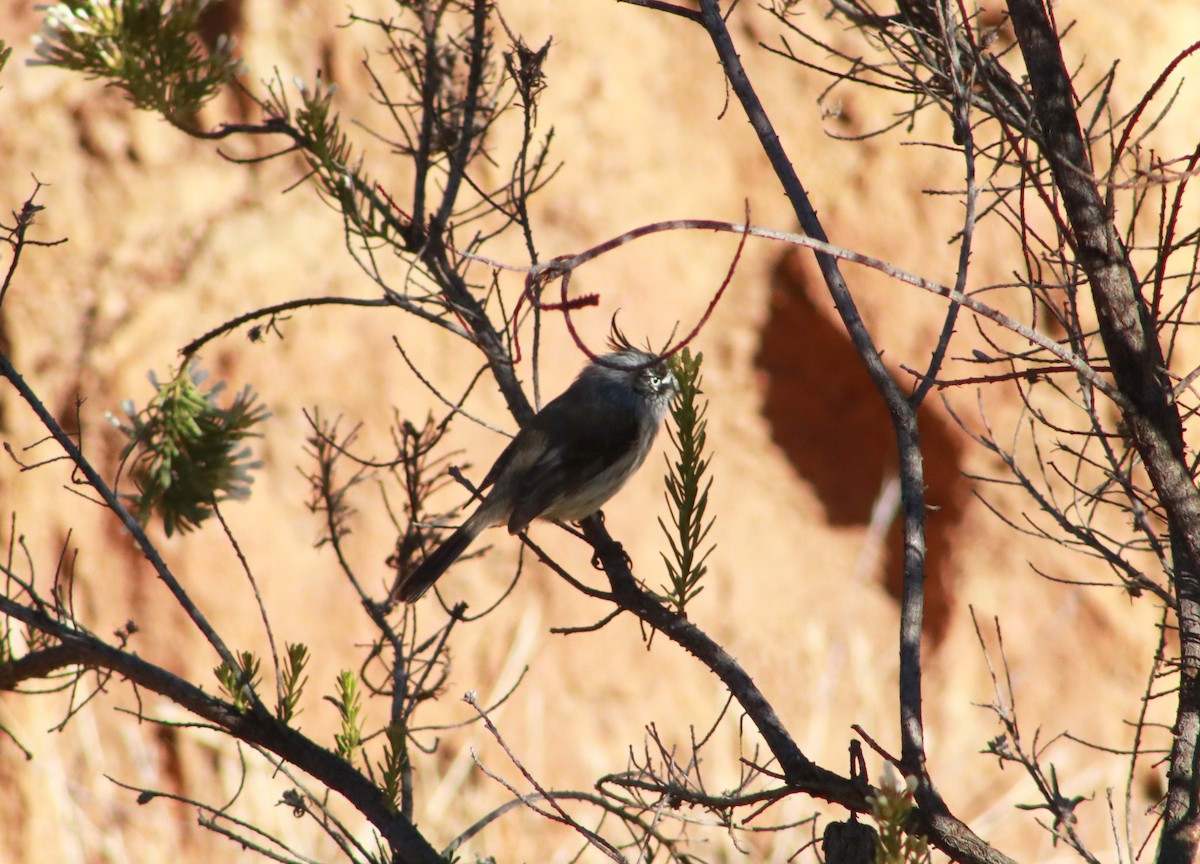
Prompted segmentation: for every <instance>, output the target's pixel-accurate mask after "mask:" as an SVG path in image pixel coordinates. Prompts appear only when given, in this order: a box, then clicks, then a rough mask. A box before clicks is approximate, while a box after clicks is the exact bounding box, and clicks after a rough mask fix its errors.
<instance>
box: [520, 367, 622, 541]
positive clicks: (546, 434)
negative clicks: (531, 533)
mask: <svg viewBox="0 0 1200 864" xmlns="http://www.w3.org/2000/svg"><path fill="white" fill-rule="evenodd" d="M567 393H570V388H568V391H567ZM567 393H564V394H563V396H560V397H559V398H558V399H555V400H553V401H552V402H550V403H549V404H548V405H546V407H545V408H543V409H542V410H541V412H540V413H538V414H537V416H536V417H534V419H533V420H532V421H531V422H530V424H529V429H528V430H527V431H528V432H529V433H531V434H537V435H539V436H540V437H542V438H543V439H544V440H545V441H546V442H547V444H546V446H545V448H544V449H543V450H542V452H541V455H540V456H539V457H538V459H537V460H536V461H535V462H534V463H533V464H532V465H530V466H529V468H528V469H526V470H524V471H522V472H521V476H520V479H519V486H518V487H517V490H518V491H517V495H516V506H514V507H513V511H512V515H511V517H510V518H509V522H508V529H509V531H511V532H513V533H516V532H517V531H521V530H524V528H525V527H526V526H527V525H528V524H529V523H530V522H532V521H533V520H534V519H536V518H537V517H538V516H540V515H542V514H543V513H545V512H546V510H548V509H550V507H551V506H553V505H555V504H558V503H560V502H561V501H562V500H563V498H564V496H566V495H568V494H570V493H571V492H574V491H576V490H578V489H580V487H582V486H584V485H585V484H587V483H588V482H589V481H591V480H594V479H595V478H597V477H598V476H599V475H600V474H602V473H603V472H604V471H605V469H607V468H610V467H612V466H613V465H614V464H615V463H617V462H618V461H620V459H621V458H622V457H623V456H625V455H627V454H628V453H629V452H630V450H631V449H633V448H634V447H635V446H636V444H637V439H638V419H637V416H638V415H637V410H636V406H631V405H630V404H628V403H629V401H631V400H633V399H636V398H637V397H636V396H634V395H633V394H625V393H622V392H620V391H619V390H609V389H608V388H603V389H599V390H598V392H593V393H592V394H591V397H592V398H589V399H587V400H581V399H570V400H567V399H564V398H563V397H565V396H566V395H567ZM564 406H569V407H564ZM523 434H524V433H523ZM514 467H515V466H514Z"/></svg>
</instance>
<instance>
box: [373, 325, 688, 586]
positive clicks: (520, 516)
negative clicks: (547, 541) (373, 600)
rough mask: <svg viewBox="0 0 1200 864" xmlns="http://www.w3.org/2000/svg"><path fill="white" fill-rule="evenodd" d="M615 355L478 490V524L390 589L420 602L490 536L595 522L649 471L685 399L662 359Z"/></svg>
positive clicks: (594, 367) (532, 429)
mask: <svg viewBox="0 0 1200 864" xmlns="http://www.w3.org/2000/svg"><path fill="white" fill-rule="evenodd" d="M612 347H613V348H614V349H615V350H614V351H613V353H611V354H604V355H602V356H601V357H600V358H599V359H598V360H597V361H595V362H593V363H589V364H588V365H587V366H586V367H585V368H584V370H583V371H582V372H580V373H579V377H578V378H576V379H575V381H574V383H572V384H571V386H570V387H568V388H567V389H566V390H565V391H564V392H563V393H562V394H561V395H559V396H558V397H557V398H556V399H553V400H551V401H550V402H549V403H548V404H547V405H546V407H545V408H543V409H542V410H541V411H540V412H539V413H538V414H536V415H535V416H534V418H533V419H532V420H530V421H529V423H528V425H526V426H525V427H524V428H522V429H521V431H520V432H518V433H517V436H516V437H515V438H513V440H512V441H511V442H510V443H509V445H508V447H506V448H505V449H504V452H503V453H501V454H500V458H499V459H497V460H496V464H494V465H493V466H492V469H491V470H490V471H488V473H487V476H486V477H484V478H483V482H482V483H481V484H480V486H479V490H480V492H481V493H482V492H483V491H484V490H485V489H487V488H488V487H491V492H489V493H487V496H486V497H485V498H484V499H483V501H482V502H480V504H479V507H478V508H477V509H476V510H475V512H474V513H472V514H471V516H470V518H468V519H467V521H466V522H464V523H463V524H462V526H461V527H460V528H458V529H457V530H456V531H455V532H454V533H453V534H451V535H450V537H449V538H448V539H447V540H446V541H445V542H444V543H442V545H440V546H438V547H437V548H436V549H434V550H433V552H432V553H430V555H429V557H427V558H426V559H425V560H424V562H422V563H421V565H420V566H419V567H417V568H416V569H415V570H413V571H412V573H410V574H408V576H407V577H403V576H402V578H401V579H400V580H399V581H398V582H397V583H396V587H395V588H393V589H392V600H403V601H404V602H405V603H412V602H414V601H415V600H417V599H418V598H420V596H421V595H422V594H424V593H425V592H426V591H428V590H429V586H431V585H432V584H433V583H434V582H436V581H437V580H438V577H440V576H441V575H442V574H443V573H445V572H446V568H448V567H449V566H450V565H451V564H453V563H454V562H455V561H456V560H457V559H458V556H460V555H462V554H463V552H465V551H466V550H467V547H468V546H470V545H471V543H472V542H473V541H474V540H475V538H476V537H478V536H479V534H480V532H482V531H483V529H485V528H490V527H491V526H493V525H500V524H507V525H508V533H510V534H517V533H519V532H521V531H524V530H525V529H526V528H527V527H528V526H529V523H530V522H532V521H533V520H534V519H537V518H542V519H560V520H564V521H576V520H579V519H583V518H584V517H585V516H590V515H591V514H592V513H595V512H596V511H597V510H599V509H600V507H601V506H602V505H603V504H604V502H606V501H607V500H608V499H609V498H611V497H612V496H613V495H615V494H616V493H617V490H619V489H620V488H621V487H622V486H624V485H625V481H626V480H628V479H629V478H630V477H632V476H633V474H634V472H635V471H637V469H638V468H639V467H641V464H642V462H643V461H644V460H645V459H646V454H647V453H649V452H650V446H651V445H652V444H653V443H654V437H655V435H657V434H658V429H659V427H660V426H662V421H663V418H664V417H666V415H667V409H668V408H669V407H670V404H671V400H672V399H673V398H674V397H675V395H676V394H677V393H678V392H679V384H678V382H676V380H675V376H674V375H672V374H671V371H670V369H668V368H667V365H666V363H665V362H663V361H662V360H660V359H658V358H657V357H656V356H655V355H654V354H648V353H646V352H645V351H640V350H638V349H637V348H634V347H633V346H632V345H630V344H629V342H628V341H626V340H625V339H624V337H623V336H621V335H620V333H619V331H615V332H614V335H613V339H612Z"/></svg>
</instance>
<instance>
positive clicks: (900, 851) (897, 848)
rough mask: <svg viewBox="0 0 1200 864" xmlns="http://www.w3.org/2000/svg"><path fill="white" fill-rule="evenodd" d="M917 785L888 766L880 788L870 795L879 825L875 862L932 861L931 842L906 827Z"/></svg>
mask: <svg viewBox="0 0 1200 864" xmlns="http://www.w3.org/2000/svg"><path fill="white" fill-rule="evenodd" d="M915 788H916V787H915V781H912V780H909V781H902V780H900V779H899V778H898V777H897V776H896V774H895V772H893V771H892V770H891V766H890V765H889V766H887V768H886V769H885V771H884V777H883V781H882V782H881V783H880V784H879V791H878V792H877V793H872V794H871V795H870V796H869V798H868V801H869V802H870V804H871V817H872V818H873V819H874V820H875V824H876V825H877V826H879V845H878V846H877V847H876V848H875V864H927V862H928V861H929V844H928V842H927V841H926V840H925V838H924V837H921V836H920V835H917V834H910V833H909V832H908V831H907V830H906V828H905V825H906V824H907V821H908V815H909V813H911V812H912V809H913V791H914V789H915Z"/></svg>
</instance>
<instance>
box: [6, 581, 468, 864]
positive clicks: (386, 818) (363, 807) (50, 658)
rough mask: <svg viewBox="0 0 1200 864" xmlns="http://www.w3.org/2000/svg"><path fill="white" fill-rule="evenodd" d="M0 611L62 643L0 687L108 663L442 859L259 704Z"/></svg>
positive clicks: (415, 849) (12, 605) (320, 750)
mask: <svg viewBox="0 0 1200 864" xmlns="http://www.w3.org/2000/svg"><path fill="white" fill-rule="evenodd" d="M0 613H2V614H4V615H7V616H10V617H12V618H15V619H16V620H18V621H21V622H22V623H24V624H26V625H28V626H29V627H32V628H33V629H35V630H37V631H39V632H41V633H45V634H46V635H48V636H51V637H53V638H54V639H56V640H58V642H59V644H58V645H56V646H54V647H51V648H47V649H44V650H41V651H35V652H32V653H30V654H27V655H26V656H25V657H22V658H21V659H20V660H18V661H16V662H14V663H11V664H8V665H6V666H0V690H11V689H12V688H13V687H15V686H17V685H18V684H19V683H20V682H21V681H23V680H28V679H30V678H32V677H38V678H42V677H45V676H47V675H48V674H51V673H52V672H54V671H57V670H60V669H65V668H68V667H71V666H87V667H91V668H98V669H108V670H110V671H112V672H115V673H117V674H118V675H121V676H123V677H125V678H128V679H129V680H130V681H132V682H133V683H134V684H136V685H137V686H139V687H142V688H144V689H146V690H149V691H152V692H154V693H158V694H160V695H162V696H164V697H166V698H167V699H170V700H171V701H172V702H173V703H174V704H176V705H179V706H180V707H182V708H185V709H187V710H188V711H191V712H192V713H193V714H195V715H196V716H198V717H201V718H203V719H205V720H207V721H209V722H210V723H212V724H214V725H215V726H218V727H220V728H221V729H222V730H224V731H225V732H227V733H228V734H230V735H231V736H233V737H235V738H238V739H240V740H242V741H246V742H248V743H250V744H255V745H257V746H259V747H262V748H263V749H265V750H269V751H270V752H272V753H274V754H275V755H276V756H278V757H280V758H281V759H283V760H285V761H287V762H289V763H290V764H292V765H295V766H296V767H297V768H299V769H301V770H302V771H304V772H306V773H308V774H310V775H311V776H313V777H314V778H316V779H317V780H319V781H320V782H321V783H322V784H324V785H325V786H327V787H328V788H329V789H333V790H335V791H337V792H338V793H339V794H340V795H341V796H342V797H343V798H345V799H346V800H347V801H348V802H349V803H350V804H352V805H353V806H354V807H355V809H357V810H358V811H359V812H360V813H361V814H362V815H363V816H364V817H365V818H366V819H367V820H368V821H369V822H370V823H371V824H372V825H373V826H375V828H376V829H377V830H378V831H379V833H380V834H382V835H383V836H384V838H386V840H387V842H388V843H389V844H390V846H391V848H392V849H393V850H394V851H395V853H396V860H402V861H405V862H413V864H445V862H444V861H443V860H442V858H441V856H440V855H438V853H437V851H436V850H435V849H434V848H433V846H431V845H430V844H429V841H427V840H426V839H425V838H424V836H422V835H421V833H420V832H419V831H417V829H416V828H415V827H413V824H412V823H411V822H409V821H408V820H407V819H405V818H404V817H403V816H401V815H399V814H398V813H397V812H396V811H395V809H394V808H393V807H392V805H391V802H390V801H388V800H387V799H386V798H385V797H384V795H383V793H382V792H381V791H380V790H379V789H377V788H376V787H375V786H374V785H373V784H372V783H371V782H370V781H369V780H367V778H365V777H363V776H362V774H360V773H359V772H358V771H356V770H355V769H354V768H353V767H352V766H351V765H350V764H349V763H348V762H346V761H345V760H343V759H341V758H340V757H339V756H337V755H335V754H334V753H331V752H330V751H329V750H326V749H325V748H324V747H321V746H319V745H318V744H316V743H315V742H313V741H312V740H311V739H309V738H307V737H305V736H304V735H302V734H300V733H299V732H298V731H296V730H295V729H293V728H291V727H289V726H285V725H284V724H283V723H281V722H279V721H278V720H276V719H275V717H274V716H272V715H271V713H270V712H269V711H267V710H266V709H264V708H262V706H261V704H260V705H259V706H257V707H256V708H252V709H250V710H248V711H246V712H244V713H243V712H240V711H238V710H237V709H236V708H235V707H234V706H233V705H231V704H230V703H228V702H225V701H223V700H221V699H217V698H215V697H213V696H211V695H209V694H208V693H205V692H204V691H203V690H201V689H200V688H199V687H196V686H195V685H193V684H191V683H189V682H188V681H185V680H184V679H183V678H180V677H179V676H177V675H174V674H172V673H171V672H168V671H167V670H165V669H163V668H161V667H159V666H155V665H154V664H152V663H148V662H146V661H145V660H143V659H142V658H140V657H138V656H137V655H135V654H131V653H129V652H127V651H122V650H120V649H118V648H114V647H113V646H111V645H108V644H107V643H105V642H102V641H101V640H99V639H97V638H95V637H93V636H88V635H86V634H83V633H80V632H78V631H75V630H72V629H71V628H69V627H67V626H65V625H63V624H61V623H59V622H58V621H55V620H54V619H53V618H50V617H49V616H47V615H43V614H42V613H40V612H36V611H34V610H32V609H30V608H29V607H27V606H24V605H22V604H20V603H16V602H14V601H13V600H11V599H9V598H8V597H4V596H0Z"/></svg>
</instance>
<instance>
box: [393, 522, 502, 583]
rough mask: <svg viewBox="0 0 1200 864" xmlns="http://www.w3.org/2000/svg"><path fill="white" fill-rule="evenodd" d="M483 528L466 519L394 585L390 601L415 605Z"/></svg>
mask: <svg viewBox="0 0 1200 864" xmlns="http://www.w3.org/2000/svg"><path fill="white" fill-rule="evenodd" d="M484 527H486V526H484V525H481V524H477V522H476V520H475V518H474V517H472V518H471V519H468V520H467V521H466V522H465V523H464V524H463V525H462V527H461V528H459V529H458V530H457V531H455V532H454V533H453V534H451V535H450V537H449V538H448V539H447V540H445V541H444V542H443V543H442V545H440V546H438V547H437V548H436V549H434V550H433V551H432V552H431V553H430V554H429V557H428V558H426V559H425V560H424V561H422V562H421V564H420V566H419V567H417V569H416V570H413V571H412V572H411V573H409V574H408V576H407V577H404V578H401V579H400V580H399V581H398V582H397V583H396V587H395V588H393V589H392V600H393V601H396V600H400V601H402V602H404V603H415V602H416V601H417V600H420V599H421V595H422V594H424V593H425V592H426V591H428V590H429V588H430V587H431V586H432V585H433V583H434V582H436V581H437V580H438V579H439V578H440V577H441V575H442V574H443V573H445V572H446V570H447V569H448V568H449V567H450V565H451V564H453V563H454V562H455V561H457V560H458V556H460V555H462V554H463V553H464V552H466V551H467V547H468V546H470V545H471V543H472V541H474V539H475V538H476V537H478V536H479V532H480V531H481V530H483V528H484Z"/></svg>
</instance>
